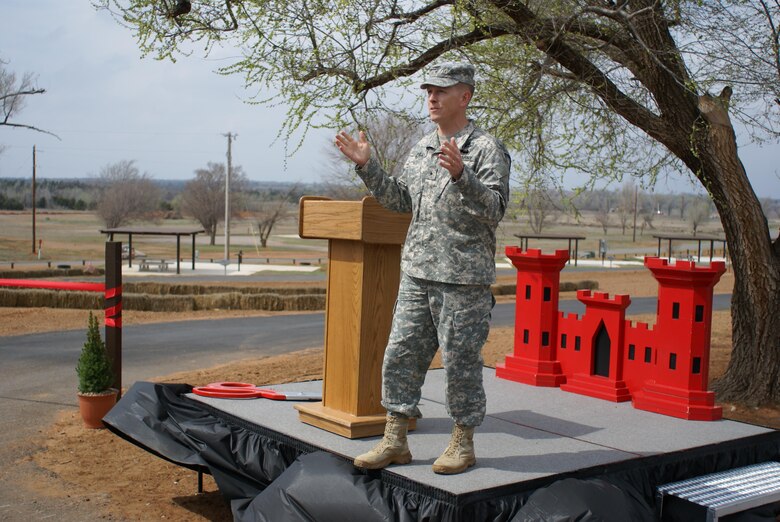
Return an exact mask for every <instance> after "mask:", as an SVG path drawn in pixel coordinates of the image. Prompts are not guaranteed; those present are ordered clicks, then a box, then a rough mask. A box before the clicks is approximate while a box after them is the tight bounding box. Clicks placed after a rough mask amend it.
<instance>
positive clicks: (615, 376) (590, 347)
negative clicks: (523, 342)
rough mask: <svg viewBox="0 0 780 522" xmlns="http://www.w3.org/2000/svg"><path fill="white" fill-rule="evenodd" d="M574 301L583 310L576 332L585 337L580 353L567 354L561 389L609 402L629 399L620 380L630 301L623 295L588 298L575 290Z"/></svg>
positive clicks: (624, 384) (591, 296)
mask: <svg viewBox="0 0 780 522" xmlns="http://www.w3.org/2000/svg"><path fill="white" fill-rule="evenodd" d="M577 299H579V300H580V301H581V302H582V303H583V304H584V305H585V310H586V311H585V315H583V317H582V319H581V321H580V324H579V325H578V326H579V329H578V330H579V331H580V332H587V333H588V336H587V338H584V339H582V342H581V343H580V344H581V350H579V351H578V352H573V351H568V353H567V356H566V357H567V359H566V363H567V370H566V373H567V375H568V377H567V379H566V384H564V385H562V386H561V389H562V390H565V391H568V392H573V393H579V394H580V395H587V396H589V397H596V398H598V399H604V400H608V401H613V402H624V401H628V400H630V399H631V393H630V391H629V389H628V386H627V385H626V383H625V381H624V380H623V354H624V346H625V337H626V308H628V305H630V304H631V299H630V298H629V296H627V295H616V296H615V297H613V298H610V297H609V294H607V293H604V292H595V293H594V294H593V295H591V292H590V290H579V291H578V292H577ZM574 335H575V332H571V336H572V337H573V336H574ZM569 368H571V370H569Z"/></svg>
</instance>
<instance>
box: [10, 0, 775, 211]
mask: <svg viewBox="0 0 780 522" xmlns="http://www.w3.org/2000/svg"><path fill="white" fill-rule="evenodd" d="M220 55H221V57H220V58H211V59H203V58H201V57H199V56H191V57H188V58H184V57H182V58H180V59H179V60H178V61H177V63H170V62H160V61H156V60H154V59H152V58H143V59H142V58H141V54H140V52H139V50H138V48H137V46H136V43H135V41H134V39H133V37H132V34H131V32H130V31H129V30H128V29H126V28H123V27H121V26H120V25H118V24H117V23H116V22H115V21H114V20H113V19H112V18H111V16H110V15H109V14H108V13H106V12H103V11H100V12H97V11H95V10H94V8H92V6H91V4H90V1H89V0H67V1H63V0H2V6H0V60H3V61H4V62H6V64H7V65H6V67H7V69H8V70H11V71H13V72H15V73H16V74H17V77H21V76H22V75H23V74H24V73H25V72H32V73H34V74H36V75H37V85H38V87H40V88H44V89H46V93H45V94H43V95H36V96H31V97H28V101H27V105H26V108H25V109H24V111H23V112H22V113H21V115H20V116H19V117H18V118H16V121H17V122H18V123H26V124H30V125H34V126H36V127H39V128H42V129H46V130H48V131H51V132H53V133H55V134H57V135H58V136H59V137H60V138H61V141H59V140H57V139H55V138H53V137H51V136H48V135H44V134H40V133H36V132H33V131H29V130H21V129H11V128H7V127H0V143H1V144H4V145H6V146H7V149H6V151H5V152H4V153H3V154H2V155H0V177H2V178H19V177H30V175H31V172H32V147H33V145H36V146H37V150H38V155H37V165H38V169H37V173H38V176H40V177H45V178H65V177H68V178H71V177H85V176H96V175H97V174H98V173H99V171H100V168H101V167H103V166H105V165H107V164H110V163H115V162H117V161H119V160H124V159H127V160H136V162H137V166H138V167H139V169H140V170H141V171H143V172H148V173H149V174H150V175H151V176H152V177H154V178H157V179H190V178H192V177H193V175H194V174H193V172H194V171H195V169H198V168H202V167H205V166H206V164H207V163H208V162H220V163H224V162H225V161H226V159H225V153H226V149H227V138H226V137H225V136H224V134H226V133H228V132H232V133H235V134H237V135H238V138H237V139H236V140H235V141H234V143H233V164H234V165H241V166H242V167H243V168H244V171H245V172H246V174H247V175H248V177H249V178H250V179H251V180H254V181H305V182H317V181H320V180H321V176H322V168H321V164H322V162H323V160H324V155H323V149H324V148H325V147H327V146H329V143H330V139H331V133H329V132H325V131H318V132H314V133H311V134H310V135H309V137H308V138H307V139H306V141H305V142H304V145H303V147H302V148H301V149H300V150H299V151H298V152H297V153H296V154H295V155H294V156H293V157H292V158H290V159H285V143H284V140H283V139H276V134H277V132H278V131H279V128H280V127H281V124H282V121H283V119H284V111H285V108H284V107H281V108H280V107H276V108H269V107H264V106H258V105H249V104H247V103H245V99H247V98H248V95H247V93H246V92H245V91H244V88H243V84H242V81H241V78H240V77H238V76H233V77H224V76H220V75H217V74H215V73H214V71H215V70H216V69H217V68H218V67H220V66H222V65H226V64H228V63H230V52H229V51H224V50H223V51H220ZM740 155H741V158H742V161H743V162H744V163H745V166H746V168H747V170H748V173H749V176H750V179H751V182H752V184H753V187H754V189H755V191H756V193H757V194H758V195H759V196H762V197H764V196H771V197H775V198H780V145H778V144H773V145H771V146H765V147H764V148H761V149H759V148H757V147H755V146H746V145H743V146H742V148H741V149H740ZM658 190H659V191H662V192H667V191H686V192H691V191H693V190H694V186H692V185H691V184H690V183H688V182H673V183H671V184H661V186H659V187H658Z"/></svg>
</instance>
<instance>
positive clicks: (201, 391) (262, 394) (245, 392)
mask: <svg viewBox="0 0 780 522" xmlns="http://www.w3.org/2000/svg"><path fill="white" fill-rule="evenodd" d="M192 393H194V394H195V395H200V396H202V397H216V398H218V399H257V398H263V399H271V400H274V401H321V400H322V394H321V393H317V392H289V391H277V390H273V389H271V388H258V387H257V386H255V385H254V384H249V383H246V382H231V381H223V382H212V383H211V384H207V385H206V386H197V387H195V388H193V389H192Z"/></svg>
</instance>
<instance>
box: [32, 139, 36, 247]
mask: <svg viewBox="0 0 780 522" xmlns="http://www.w3.org/2000/svg"><path fill="white" fill-rule="evenodd" d="M32 253H33V254H34V253H35V145H33V169H32Z"/></svg>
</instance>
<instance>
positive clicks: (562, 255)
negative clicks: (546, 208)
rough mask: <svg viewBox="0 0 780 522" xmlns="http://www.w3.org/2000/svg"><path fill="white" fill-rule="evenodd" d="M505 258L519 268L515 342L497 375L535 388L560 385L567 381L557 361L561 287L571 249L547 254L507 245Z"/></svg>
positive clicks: (497, 366) (498, 368) (537, 250)
mask: <svg viewBox="0 0 780 522" xmlns="http://www.w3.org/2000/svg"><path fill="white" fill-rule="evenodd" d="M506 255H507V257H508V258H509V259H510V260H511V261H512V264H513V265H514V266H515V268H517V290H516V303H515V341H514V351H513V354H512V355H507V356H506V360H505V362H504V363H503V364H498V365H496V376H497V377H500V378H502V379H508V380H511V381H517V382H522V383H525V384H532V385H534V386H559V385H560V384H561V383H563V382H565V381H566V377H565V376H564V375H563V372H562V371H561V365H560V363H559V362H558V360H557V359H556V353H557V352H556V347H557V338H558V287H559V284H560V275H561V270H562V269H563V267H564V265H565V264H566V261H568V259H569V252H568V250H556V251H555V254H552V255H549V254H548V255H544V254H542V252H541V250H539V249H533V248H530V249H528V250H527V251H526V252H523V251H522V248H518V247H512V246H508V247H506Z"/></svg>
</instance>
